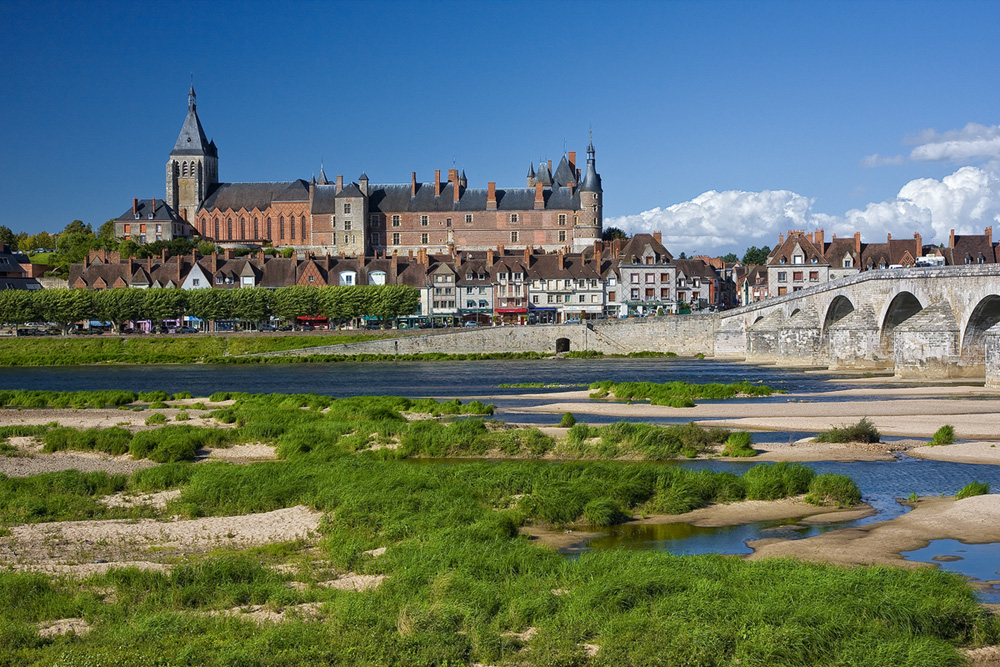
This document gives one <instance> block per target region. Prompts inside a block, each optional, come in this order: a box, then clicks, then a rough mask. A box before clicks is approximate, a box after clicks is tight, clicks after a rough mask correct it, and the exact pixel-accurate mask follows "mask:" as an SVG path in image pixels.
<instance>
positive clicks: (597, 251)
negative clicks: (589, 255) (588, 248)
mask: <svg viewBox="0 0 1000 667" xmlns="http://www.w3.org/2000/svg"><path fill="white" fill-rule="evenodd" d="M603 254H604V243H602V242H601V241H594V261H595V262H597V270H598V271H600V270H601V260H602V259H603V258H602V257H601V255H603Z"/></svg>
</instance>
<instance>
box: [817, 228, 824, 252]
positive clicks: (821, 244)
mask: <svg viewBox="0 0 1000 667" xmlns="http://www.w3.org/2000/svg"><path fill="white" fill-rule="evenodd" d="M815 243H816V245H817V246H818V247H819V251H820V252H823V247H824V246H825V245H826V241H825V239H824V238H823V228H822V227H820V228H819V229H817V230H816V241H815Z"/></svg>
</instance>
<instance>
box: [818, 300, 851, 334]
mask: <svg viewBox="0 0 1000 667" xmlns="http://www.w3.org/2000/svg"><path fill="white" fill-rule="evenodd" d="M853 312H854V303H852V302H851V300H850V299H848V298H847V297H846V296H844V295H843V294H839V295H837V296H836V297H834V298H833V301H831V302H830V305H829V306H827V309H826V317H824V318H823V335H824V336H825V335H827V334H828V333H829V331H830V327H831V326H832V325H834V324H836V323H837V322H839V321H840V320H842V319H844V318H845V317H847V316H848V315H850V314H851V313H853Z"/></svg>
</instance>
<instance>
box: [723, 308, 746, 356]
mask: <svg viewBox="0 0 1000 667" xmlns="http://www.w3.org/2000/svg"><path fill="white" fill-rule="evenodd" d="M715 356H716V358H719V359H727V358H728V359H739V360H740V361H743V360H744V359H746V358H747V332H746V331H744V330H743V326H742V323H741V322H740V320H739V318H737V317H733V318H730V319H729V320H727V321H726V322H725V324H723V326H722V328H720V329H717V330H716V332H715Z"/></svg>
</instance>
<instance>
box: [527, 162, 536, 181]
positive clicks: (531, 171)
mask: <svg viewBox="0 0 1000 667" xmlns="http://www.w3.org/2000/svg"><path fill="white" fill-rule="evenodd" d="M534 177H535V165H534V164H533V163H531V162H529V163H528V178H534Z"/></svg>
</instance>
